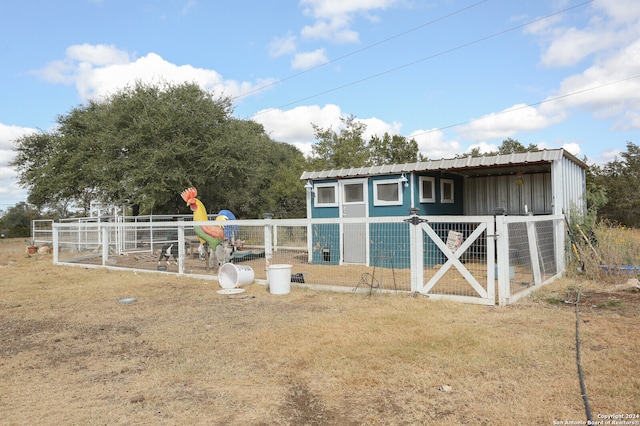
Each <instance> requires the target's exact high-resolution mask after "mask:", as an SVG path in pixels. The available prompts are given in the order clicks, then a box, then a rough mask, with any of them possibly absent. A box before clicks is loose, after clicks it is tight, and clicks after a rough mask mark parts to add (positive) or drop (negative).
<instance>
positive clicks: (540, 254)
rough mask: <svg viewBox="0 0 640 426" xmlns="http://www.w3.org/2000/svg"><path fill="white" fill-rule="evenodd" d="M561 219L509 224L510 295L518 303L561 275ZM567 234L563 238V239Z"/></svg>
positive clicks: (516, 220)
mask: <svg viewBox="0 0 640 426" xmlns="http://www.w3.org/2000/svg"><path fill="white" fill-rule="evenodd" d="M561 220H562V217H561V216H560V217H559V218H541V217H534V216H522V217H510V218H508V221H507V222H508V223H507V233H508V240H507V241H508V249H509V294H508V295H507V297H508V298H509V299H510V300H517V299H518V298H519V297H521V296H522V295H523V294H525V293H527V292H529V291H530V288H533V287H535V286H539V285H542V284H543V283H545V282H547V281H549V280H551V279H553V278H554V277H556V276H557V275H558V274H559V273H560V272H562V271H561V270H560V266H559V265H558V259H559V258H560V257H561V255H562V253H558V251H559V250H563V249H564V244H563V242H562V241H557V240H558V238H559V236H558V235H557V234H556V224H557V223H558V221H561ZM563 235H564V234H561V235H560V238H561V237H562V236H563Z"/></svg>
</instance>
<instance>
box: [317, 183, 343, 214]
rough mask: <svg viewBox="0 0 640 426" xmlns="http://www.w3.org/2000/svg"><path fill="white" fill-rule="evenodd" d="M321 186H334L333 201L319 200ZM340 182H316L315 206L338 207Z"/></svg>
mask: <svg viewBox="0 0 640 426" xmlns="http://www.w3.org/2000/svg"><path fill="white" fill-rule="evenodd" d="M321 188H333V202H331V203H321V202H320V201H319V200H318V192H319V189H321ZM338 196H339V194H338V182H328V183H316V184H314V185H313V204H314V206H315V207H318V208H322V207H338Z"/></svg>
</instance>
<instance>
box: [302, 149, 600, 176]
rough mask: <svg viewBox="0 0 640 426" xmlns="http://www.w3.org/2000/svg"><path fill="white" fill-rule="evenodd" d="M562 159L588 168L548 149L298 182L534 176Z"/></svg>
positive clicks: (339, 172) (350, 171) (378, 168)
mask: <svg viewBox="0 0 640 426" xmlns="http://www.w3.org/2000/svg"><path fill="white" fill-rule="evenodd" d="M563 157H566V158H568V159H569V160H571V161H573V162H574V163H576V164H577V165H578V166H580V167H581V168H583V169H585V170H586V169H587V168H588V166H587V165H586V164H585V163H584V162H582V161H581V160H579V159H578V158H577V157H575V156H574V155H572V154H571V153H569V152H567V151H565V150H564V149H549V150H542V151H531V152H522V153H515V154H498V155H488V156H482V157H461V158H451V159H441V160H427V161H420V162H416V163H405V164H390V165H385V166H370V167H354V168H350V169H333V170H322V171H313V172H306V171H305V172H303V173H302V176H301V177H300V179H302V180H307V179H311V180H318V179H331V178H334V179H336V178H349V177H364V176H376V175H388V174H398V173H412V172H423V171H441V172H445V171H446V172H451V173H457V174H460V175H464V176H481V175H488V174H512V173H515V172H516V171H523V170H524V171H526V172H529V173H534V172H542V171H549V170H550V169H551V163H553V162H554V161H559V160H561V159H562V158H563Z"/></svg>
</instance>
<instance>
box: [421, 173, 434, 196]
mask: <svg viewBox="0 0 640 426" xmlns="http://www.w3.org/2000/svg"><path fill="white" fill-rule="evenodd" d="M419 182H420V202H421V203H435V202H436V178H434V177H432V176H420V179H419ZM424 182H431V197H430V198H426V197H425V196H424V192H423V191H422V188H423V183H424Z"/></svg>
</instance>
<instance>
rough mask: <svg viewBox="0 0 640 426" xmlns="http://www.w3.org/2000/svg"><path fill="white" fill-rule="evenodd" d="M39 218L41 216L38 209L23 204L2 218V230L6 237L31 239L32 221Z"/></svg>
mask: <svg viewBox="0 0 640 426" xmlns="http://www.w3.org/2000/svg"><path fill="white" fill-rule="evenodd" d="M39 218H40V214H39V212H38V210H37V209H34V208H33V207H31V206H29V205H28V204H27V203H25V202H21V203H18V204H16V205H15V206H13V207H10V208H9V209H8V210H7V212H6V213H5V214H4V215H3V216H2V217H1V218H0V229H2V233H3V234H5V236H6V237H10V238H17V237H30V236H31V221H32V220H36V219H39Z"/></svg>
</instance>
